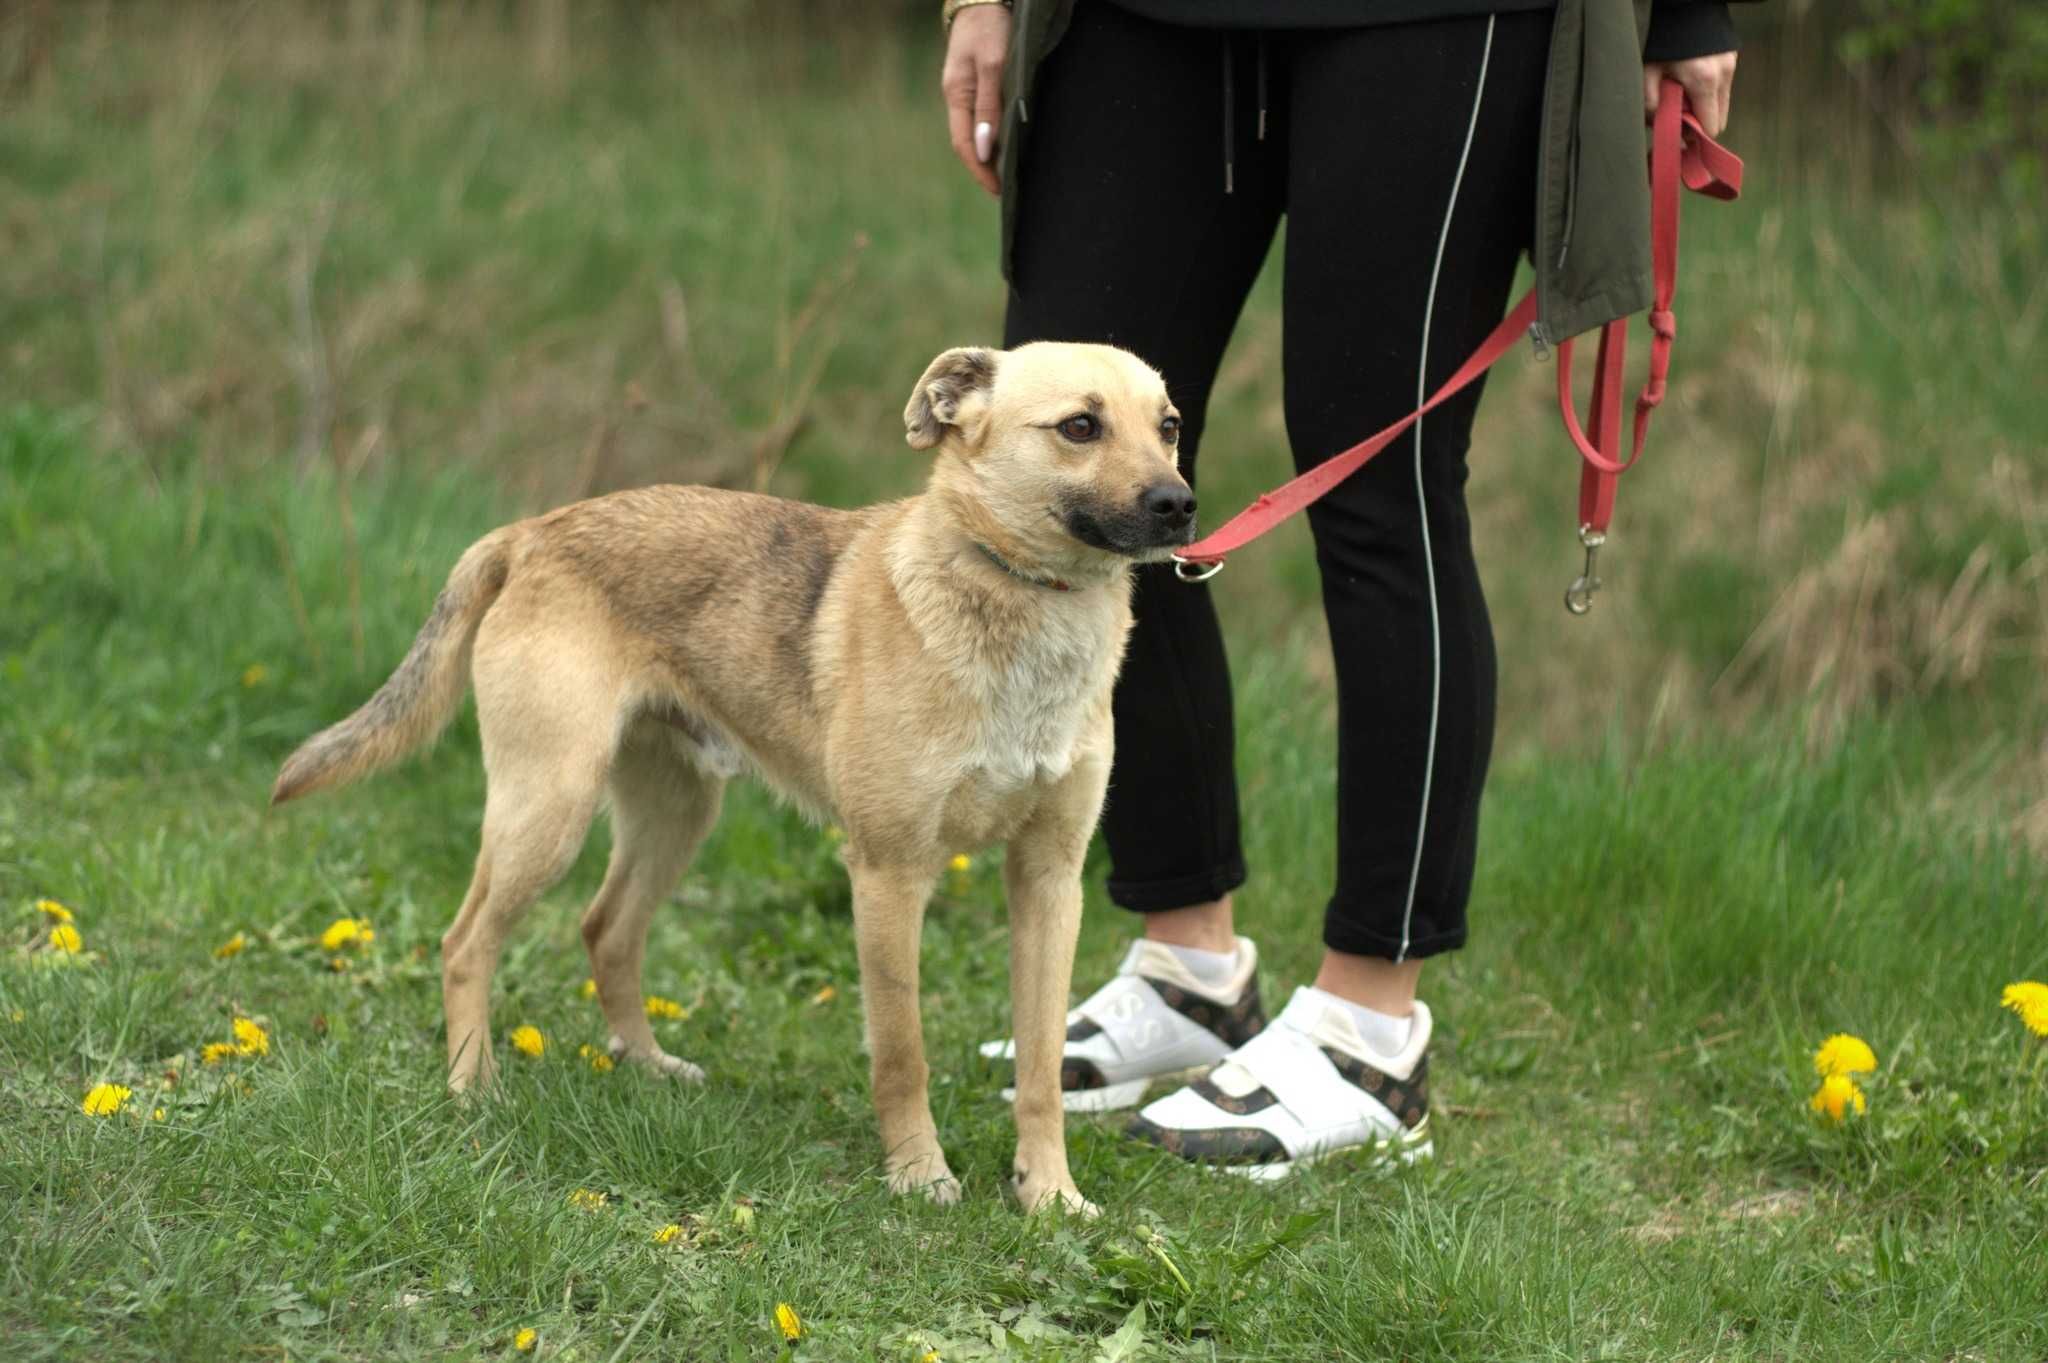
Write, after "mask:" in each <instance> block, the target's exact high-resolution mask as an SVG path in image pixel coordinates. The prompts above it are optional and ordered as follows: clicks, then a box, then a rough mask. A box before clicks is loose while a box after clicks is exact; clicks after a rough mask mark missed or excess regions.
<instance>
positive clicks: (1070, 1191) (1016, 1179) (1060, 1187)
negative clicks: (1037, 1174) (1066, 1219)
mask: <svg viewBox="0 0 2048 1363" xmlns="http://www.w3.org/2000/svg"><path fill="white" fill-rule="evenodd" d="M1010 1189H1011V1191H1012V1192H1014V1193H1015V1194H1016V1195H1017V1204H1018V1205H1019V1206H1021V1207H1022V1208H1023V1209H1024V1210H1025V1211H1026V1212H1027V1213H1029V1214H1030V1215H1032V1216H1037V1215H1038V1214H1039V1213H1041V1212H1052V1211H1056V1212H1061V1213H1064V1214H1065V1215H1067V1216H1079V1217H1083V1218H1085V1219H1088V1220H1093V1219H1094V1218H1096V1217H1098V1216H1100V1215H1102V1208H1100V1207H1098V1206H1096V1205H1095V1204H1094V1203H1093V1202H1090V1201H1089V1200H1088V1199H1087V1198H1085V1197H1083V1196H1081V1190H1080V1189H1079V1188H1076V1187H1075V1186H1074V1185H1073V1182H1072V1180H1062V1181H1058V1182H1055V1181H1053V1180H1050V1179H1045V1180H1040V1179H1036V1178H1033V1177H1032V1176H1031V1175H1029V1174H1023V1173H1020V1174H1015V1175H1012V1176H1011V1179H1010Z"/></svg>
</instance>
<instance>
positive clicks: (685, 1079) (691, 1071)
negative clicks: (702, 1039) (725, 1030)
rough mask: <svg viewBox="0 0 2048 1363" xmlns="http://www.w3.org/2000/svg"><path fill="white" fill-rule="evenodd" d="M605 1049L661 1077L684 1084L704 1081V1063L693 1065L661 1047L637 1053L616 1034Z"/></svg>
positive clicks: (615, 1058)
mask: <svg viewBox="0 0 2048 1363" xmlns="http://www.w3.org/2000/svg"><path fill="white" fill-rule="evenodd" d="M605 1049H606V1050H607V1051H609V1052H610V1053H611V1057H612V1059H613V1060H628V1061H631V1062H632V1063H633V1064H635V1065H638V1066H640V1067H641V1068H642V1069H644V1070H646V1071H647V1072H648V1073H649V1074H653V1075H657V1076H659V1077H660V1078H663V1079H674V1080H676V1081H677V1082H678V1083H684V1084H701V1083H703V1082H704V1067H703V1066H702V1065H693V1064H691V1063H690V1062H689V1061H687V1060H685V1059H683V1058H682V1057H681V1056H677V1055H670V1054H669V1053H668V1052H667V1051H664V1050H662V1049H660V1048H659V1047H656V1048H655V1049H654V1050H651V1051H646V1052H640V1053H635V1052H634V1051H633V1049H632V1047H630V1046H628V1045H627V1044H626V1039H625V1038H624V1037H618V1036H615V1037H613V1038H612V1039H611V1042H610V1043H609V1044H608V1045H607V1046H606V1047H605Z"/></svg>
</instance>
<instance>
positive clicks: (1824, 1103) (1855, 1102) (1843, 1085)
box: [1807, 1074, 1864, 1122]
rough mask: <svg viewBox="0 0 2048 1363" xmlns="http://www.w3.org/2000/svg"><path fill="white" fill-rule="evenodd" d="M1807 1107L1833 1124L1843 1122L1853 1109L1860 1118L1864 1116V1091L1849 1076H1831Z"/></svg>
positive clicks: (1824, 1080) (1821, 1083)
mask: <svg viewBox="0 0 2048 1363" xmlns="http://www.w3.org/2000/svg"><path fill="white" fill-rule="evenodd" d="M1807 1106H1808V1107H1810V1108H1812V1109H1813V1110H1814V1111H1815V1112H1817V1113H1819V1114H1820V1115H1821V1116H1823V1117H1826V1118H1827V1119H1828V1120H1829V1121H1831V1122H1839V1121H1841V1120H1842V1119H1843V1118H1844V1117H1846V1116H1848V1115H1849V1111H1850V1109H1851V1108H1853V1109H1855V1112H1856V1115H1857V1116H1859V1117H1860V1116H1862V1115H1863V1106H1864V1104H1863V1090H1862V1089H1860V1088H1858V1087H1856V1081H1855V1080H1854V1079H1851V1078H1850V1077H1849V1076H1848V1075H1846V1074H1831V1075H1829V1076H1828V1077H1827V1078H1825V1079H1823V1080H1821V1081H1820V1089H1819V1090H1818V1091H1817V1092H1816V1093H1815V1094H1814V1095H1813V1098H1812V1100H1811V1101H1810V1102H1809V1103H1808V1104H1807Z"/></svg>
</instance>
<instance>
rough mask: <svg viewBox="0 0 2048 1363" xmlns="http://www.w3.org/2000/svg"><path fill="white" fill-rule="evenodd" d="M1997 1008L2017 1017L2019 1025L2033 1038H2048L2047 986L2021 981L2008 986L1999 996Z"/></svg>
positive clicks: (2033, 981) (2030, 981)
mask: <svg viewBox="0 0 2048 1363" xmlns="http://www.w3.org/2000/svg"><path fill="white" fill-rule="evenodd" d="M1998 1001H1999V1006H2001V1007H2004V1008H2010V1009H2012V1011H2013V1012H2015V1013H2017V1014H2018V1015H2019V1019H2020V1023H2021V1025H2023V1026H2024V1027H2025V1028H2026V1029H2027V1030H2028V1031H2030V1032H2032V1033H2033V1034H2034V1035H2035V1036H2048V984H2042V983H2041V982H2040V981H2039V980H2021V981H2020V982H2019V983H2018V984H2009V985H2007V986H2006V987H2005V992H2004V993H2003V994H2002V995H2000V996H1999V1000H1998Z"/></svg>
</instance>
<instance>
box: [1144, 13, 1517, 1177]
mask: <svg viewBox="0 0 2048 1363" xmlns="http://www.w3.org/2000/svg"><path fill="white" fill-rule="evenodd" d="M1548 33H1549V19H1548V16H1544V15H1537V14H1531V15H1503V16H1500V17H1499V18H1498V19H1497V20H1490V19H1487V18H1484V17H1482V18H1479V19H1476V20H1450V21H1444V22H1438V23H1428V24H1410V25H1393V26H1385V27H1379V28H1370V29H1356V30H1347V31H1341V32H1326V33H1314V34H1309V33H1303V34H1299V35H1294V36H1292V37H1291V39H1290V41H1289V42H1288V44H1287V46H1288V48H1289V56H1290V60H1289V67H1290V76H1291V80H1292V85H1291V105H1290V111H1289V112H1290V124H1289V126H1290V129H1291V132H1292V138H1291V141H1290V145H1289V161H1288V201H1287V212H1288V228H1287V279H1286V287H1285V308H1286V316H1285V321H1284V327H1285V335H1284V339H1283V347H1284V358H1283V364H1284V367H1285V371H1286V372H1285V381H1286V403H1287V424H1288V435H1289V438H1290V441H1291V443H1292V444H1293V446H1294V451H1295V459H1296V462H1297V464H1298V465H1299V466H1301V467H1303V468H1307V467H1310V466H1313V465H1315V464H1318V463H1321V462H1322V461H1323V460H1325V459H1327V458H1329V457H1330V456H1331V455H1333V454H1336V453H1338V452H1339V451H1341V450H1343V449H1345V448H1346V447H1348V446H1350V445H1352V444H1353V443H1355V442H1356V441H1358V440H1360V439H1362V438H1364V437H1365V436H1367V435H1369V434H1371V433H1372V432H1373V431H1375V430H1378V429H1379V428H1380V427H1382V426H1384V425H1386V424H1387V423H1388V422H1390V421H1393V420H1395V419H1396V418H1398V417H1400V416H1401V415H1402V414H1403V413H1405V412H1407V411H1409V410H1411V409H1413V408H1414V407H1415V406H1417V405H1418V404H1419V402H1420V401H1421V398H1420V397H1419V396H1418V392H1417V389H1418V387H1422V388H1424V389H1425V390H1426V389H1427V387H1429V386H1432V385H1434V384H1436V383H1438V382H1441V380H1442V379H1443V377H1444V376H1445V375H1446V374H1448V373H1449V372H1450V371H1451V370H1452V369H1454V368H1455V367H1456V366H1457V365H1458V364H1459V363H1461V362H1462V360H1463V359H1464V357H1465V356H1466V355H1467V354H1469V353H1470V352H1471V350H1472V349H1473V347H1474V346H1475V345H1476V344H1477V343H1478V341H1479V340H1480V339H1481V338H1482V337H1483V336H1484V335H1485V334H1486V333H1487V332H1488V331H1489V330H1491V329H1492V327H1493V326H1494V324H1495V323H1497V322H1498V321H1499V319H1500V316H1501V312H1502V309H1503V306H1504V304H1505V302H1506V299H1507V291H1508V288H1509V286H1510V284H1511V283H1512V281H1513V276H1514V269H1515V262H1516V256H1517V254H1518V253H1519V251H1520V250H1521V249H1522V247H1523V245H1524V243H1526V241H1527V240H1528V238H1529V234H1530V216H1531V213H1532V211H1533V207H1534V203H1535V190H1534V183H1533V177H1534V167H1535V161H1536V129H1537V126H1538V124H1539V122H1540V118H1539V112H1540V111H1539V103H1540V94H1541V90H1542V83H1543V68H1544V59H1545V53H1546V51H1547V46H1548ZM1468 392H1469V393H1470V396H1467V397H1464V398H1461V399H1459V400H1456V401H1454V402H1452V403H1450V404H1447V405H1446V406H1445V407H1442V408H1439V409H1437V411H1436V412H1434V413H1432V414H1431V415H1430V416H1429V418H1428V419H1427V420H1426V421H1425V422H1423V423H1422V425H1421V426H1420V427H1419V428H1418V429H1417V432H1416V435H1415V437H1414V438H1413V439H1404V440H1403V441H1400V442H1397V443H1396V444H1395V445H1393V446H1392V447H1390V448H1389V449H1388V450H1387V451H1386V452H1385V453H1383V454H1382V455H1380V456H1379V457H1378V458H1377V459H1375V460H1374V461H1373V462H1372V463H1370V464H1368V465H1366V466H1365V468H1364V469H1362V470H1361V471H1360V472H1358V473H1357V474H1355V475H1353V476H1352V477H1351V478H1350V479H1349V480H1347V481H1346V482H1345V483H1343V484H1341V485H1340V486H1339V487H1338V488H1337V489H1336V490H1334V491H1333V492H1332V493H1331V494H1330V495H1329V496H1328V497H1327V498H1325V499H1324V500H1323V501H1322V502H1320V503H1318V504H1317V505H1316V506H1315V507H1314V508H1312V509H1311V510H1310V512H1309V517H1310V526H1311V529H1312V530H1313V532H1314V534H1315V539H1316V556H1317V562H1318V565H1319V567H1320V568H1321V570H1322V581H1323V601H1324V608H1325V610H1326V612H1327V613H1328V617H1329V624H1330V635H1331V648H1332V652H1333V654H1334V656H1335V661H1336V680H1337V700H1338V797H1337V819H1338V865H1337V885H1336V892H1335V894H1333V895H1332V897H1331V900H1330V904H1329V907H1328V909H1327V910H1326V912H1325V916H1324V925H1323V929H1324V930H1323V940H1324V945H1325V947H1326V948H1327V954H1326V955H1325V958H1324V961H1323V966H1322V969H1321V970H1320V971H1319V973H1318V975H1317V981H1316V987H1313V988H1307V989H1301V990H1297V991H1296V993H1295V995H1294V997H1293V998H1292V999H1291V1000H1290V1001H1289V1003H1288V1005H1287V1007H1286V1008H1285V1009H1284V1010H1283V1011H1282V1012H1281V1013H1280V1014H1279V1015H1278V1016H1277V1017H1276V1018H1275V1019H1274V1020H1273V1024H1272V1026H1271V1027H1269V1028H1267V1029H1266V1030H1265V1031H1263V1032H1262V1033H1261V1034H1260V1035H1258V1036H1256V1037H1254V1038H1253V1039H1252V1040H1250V1041H1249V1042H1248V1043H1247V1044H1245V1045H1244V1046H1242V1047H1240V1048H1239V1049H1238V1050H1236V1051H1235V1052H1233V1053H1232V1055H1231V1056H1230V1058H1229V1059H1227V1060H1225V1061H1224V1062H1223V1063H1222V1064H1220V1065H1218V1066H1216V1067H1215V1068H1214V1069H1213V1070H1212V1071H1210V1072H1209V1073H1208V1074H1206V1075H1204V1076H1203V1077H1202V1078H1200V1079H1198V1080H1196V1081H1195V1082H1194V1083H1192V1084H1189V1085H1188V1086H1186V1087H1184V1088H1182V1089H1180V1090H1178V1091H1176V1092H1175V1093H1173V1094H1171V1095H1169V1096H1168V1097H1166V1098H1162V1099H1160V1100H1159V1101H1157V1102H1155V1103H1152V1104H1150V1105H1148V1106H1147V1107H1145V1108H1144V1109H1143V1111H1141V1112H1140V1113H1139V1114H1138V1116H1137V1117H1136V1118H1135V1119H1134V1120H1133V1122H1132V1124H1131V1127H1130V1134H1131V1135H1132V1136H1134V1137H1136V1138H1137V1139H1139V1140H1144V1141H1149V1142H1151V1143H1153V1144H1155V1145H1158V1146H1160V1147H1162V1148H1164V1149H1166V1150H1169V1151H1171V1152H1173V1153H1175V1154H1177V1155H1180V1156H1182V1157H1184V1158H1191V1159H1200V1160H1211V1161H1217V1162H1220V1163H1223V1164H1225V1165H1227V1166H1229V1167H1231V1168H1232V1169H1234V1170H1235V1171H1237V1172H1241V1173H1247V1174H1250V1175H1253V1176H1256V1177H1272V1176H1277V1175H1279V1174H1282V1173H1284V1172H1285V1171H1286V1170H1288V1169H1290V1168H1292V1167H1293V1166H1294V1164H1295V1163H1297V1162H1298V1161H1301V1160H1303V1159H1312V1158H1320V1157H1322V1156H1324V1155H1328V1154H1331V1153H1334V1152H1337V1151H1340V1150H1364V1151H1369V1152H1373V1153H1375V1154H1376V1155H1379V1156H1383V1157H1386V1158H1390V1159H1398V1160H1410V1159H1415V1158H1419V1157H1421V1156H1423V1155H1426V1154H1427V1153H1428V1152H1429V1151H1430V1149H1431V1145H1430V1137H1429V1070H1428V1052H1429V1045H1430V1036H1431V1021H1430V1015H1429V1010H1428V1008H1427V1007H1425V1006H1424V1005H1423V1004H1421V1003H1419V1002H1417V1001H1416V1000H1415V984H1416V977H1417V975H1418V974H1419V973H1420V969H1421V960H1422V958H1423V957H1424V956H1427V955H1429V954H1431V953H1433V952H1437V951H1444V950H1448V949H1450V948H1452V947H1455V946H1457V945H1458V944H1459V943H1461V942H1462V941H1463V940H1464V933H1465V924H1464V907H1465V897H1466V894H1467V892H1468V890H1469V888H1470V884H1471V875H1472V860H1473V844H1474V840H1475V837H1476V833H1477V813H1478V800H1479V786H1480V783H1481V781H1482V779H1483V778H1484V775H1485V770H1486V760H1487V755H1488V751H1489V749H1490V746H1491V742H1492V733H1493V669H1494V656H1493V643H1492V634H1491V630H1490V628H1489V626H1488V623H1487V618H1486V605H1485V601H1484V599H1483V597H1482V596H1481V594H1480V590H1479V580H1478V574H1477V571H1476V569H1475V567H1474V564H1473V560H1472V547H1471V535H1470V528H1469V525H1468V523H1467V520H1466V515H1465V507H1464V495H1463V494H1464V479H1465V461H1464V456H1465V447H1466V443H1467V437H1468V436H1469V434H1470V429H1471V422H1472V415H1473V410H1474V408H1475V407H1476V405H1477V401H1478V397H1477V393H1476V390H1468Z"/></svg>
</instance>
